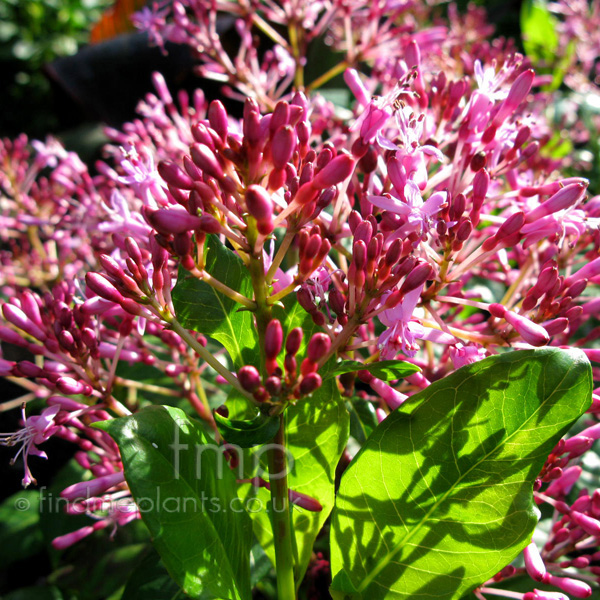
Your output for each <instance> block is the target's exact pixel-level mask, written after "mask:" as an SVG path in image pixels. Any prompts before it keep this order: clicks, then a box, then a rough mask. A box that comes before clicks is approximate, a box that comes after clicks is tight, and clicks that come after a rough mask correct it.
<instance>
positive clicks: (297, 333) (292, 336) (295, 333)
mask: <svg viewBox="0 0 600 600" xmlns="http://www.w3.org/2000/svg"><path fill="white" fill-rule="evenodd" d="M303 335H304V334H303V332H302V328H301V327H295V328H294V329H292V330H291V331H290V332H289V333H288V335H287V339H286V340H285V351H286V352H287V354H291V355H292V356H294V355H295V354H296V353H297V352H298V350H300V344H301V343H302V337H303Z"/></svg>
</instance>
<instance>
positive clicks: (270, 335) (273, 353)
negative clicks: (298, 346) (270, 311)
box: [265, 319, 283, 360]
mask: <svg viewBox="0 0 600 600" xmlns="http://www.w3.org/2000/svg"><path fill="white" fill-rule="evenodd" d="M282 344H283V329H282V327H281V323H280V322H279V321H278V320H277V319H273V320H272V321H269V324H268V325H267V330H266V332H265V356H266V357H267V358H268V359H271V360H273V359H275V358H277V355H278V354H279V352H280V351H281V346H282Z"/></svg>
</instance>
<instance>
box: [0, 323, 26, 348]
mask: <svg viewBox="0 0 600 600" xmlns="http://www.w3.org/2000/svg"><path fill="white" fill-rule="evenodd" d="M0 341H2V342H7V343H9V344H14V345H15V346H27V345H28V344H29V342H28V341H27V340H26V339H25V338H24V337H23V336H20V335H19V334H18V333H17V332H16V331H13V330H12V329H9V328H8V327H4V326H3V325H2V326H0Z"/></svg>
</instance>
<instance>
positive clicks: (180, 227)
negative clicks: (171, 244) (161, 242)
mask: <svg viewBox="0 0 600 600" xmlns="http://www.w3.org/2000/svg"><path fill="white" fill-rule="evenodd" d="M145 216H146V217H147V219H148V221H149V223H150V225H152V227H154V229H156V230H157V231H158V232H160V233H162V234H163V235H170V234H176V233H184V232H185V231H191V230H192V229H196V228H198V227H199V226H200V223H201V221H200V217H195V216H194V215H191V214H190V213H189V212H188V211H187V210H186V209H185V208H183V206H179V205H175V206H171V207H169V208H159V209H158V210H156V211H154V212H149V211H147V212H146V215H145Z"/></svg>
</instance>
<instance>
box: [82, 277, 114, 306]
mask: <svg viewBox="0 0 600 600" xmlns="http://www.w3.org/2000/svg"><path fill="white" fill-rule="evenodd" d="M85 282H86V284H87V287H88V288H89V289H90V290H92V292H94V294H97V295H98V296H100V297H101V298H104V299H105V300H109V301H110V302H115V303H117V304H120V303H121V302H122V301H123V296H122V295H121V293H120V292H119V291H118V290H117V288H116V287H115V286H114V285H113V284H112V283H110V282H109V281H108V280H107V279H106V278H105V277H103V276H102V275H100V273H92V272H90V273H86V274H85Z"/></svg>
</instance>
